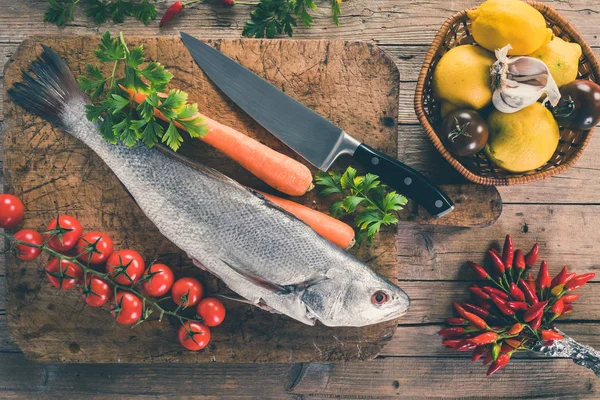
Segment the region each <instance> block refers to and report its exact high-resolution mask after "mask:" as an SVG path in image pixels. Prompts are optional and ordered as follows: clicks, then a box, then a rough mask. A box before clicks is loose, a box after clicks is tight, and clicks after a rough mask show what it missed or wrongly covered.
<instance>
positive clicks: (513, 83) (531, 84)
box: [491, 44, 560, 113]
mask: <svg viewBox="0 0 600 400" xmlns="http://www.w3.org/2000/svg"><path fill="white" fill-rule="evenodd" d="M511 48H512V47H511V45H510V44H508V45H506V46H505V47H503V48H501V49H497V50H496V59H497V61H496V62H495V63H494V65H493V66H492V70H491V74H492V85H493V90H494V93H493V95H492V103H493V104H494V107H496V109H498V110H499V111H501V112H503V113H513V112H517V111H519V110H521V109H523V108H525V107H527V106H530V105H531V104H533V103H535V102H536V101H538V100H539V99H540V98H541V97H542V96H543V95H544V94H546V98H545V99H544V104H545V103H547V102H549V103H550V104H551V105H552V106H555V105H556V104H558V101H559V100H560V92H559V90H558V86H557V85H556V82H555V81H554V78H552V74H551V73H550V70H549V69H548V66H547V65H546V64H545V63H544V62H543V61H542V60H539V59H537V58H533V57H526V56H522V57H508V51H509V50H510V49H511Z"/></svg>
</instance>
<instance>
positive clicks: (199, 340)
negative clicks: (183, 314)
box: [177, 321, 210, 351]
mask: <svg viewBox="0 0 600 400" xmlns="http://www.w3.org/2000/svg"><path fill="white" fill-rule="evenodd" d="M177 336H178V337H179V343H181V345H182V346H183V347H185V348H186V349H188V350H192V351H198V350H202V349H203V348H205V347H206V346H207V345H208V342H210V329H208V327H207V326H206V325H204V324H201V323H200V322H195V321H186V322H184V323H183V325H181V327H180V328H179V334H178V335H177Z"/></svg>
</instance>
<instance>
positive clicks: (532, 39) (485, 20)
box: [467, 0, 552, 56]
mask: <svg viewBox="0 0 600 400" xmlns="http://www.w3.org/2000/svg"><path fill="white" fill-rule="evenodd" d="M467 16H468V17H469V18H470V19H471V21H473V24H472V27H471V32H472V33H473V37H474V38H475V41H476V42H477V43H478V44H479V45H481V46H483V47H485V48H486V49H488V50H491V51H494V50H496V49H501V48H502V47H504V46H506V45H507V44H510V45H511V46H512V49H511V50H509V51H508V54H509V55H521V56H523V55H526V54H531V53H532V52H534V51H535V50H536V49H539V48H540V47H542V46H543V45H545V44H546V43H548V42H549V41H550V39H551V38H552V30H551V29H549V28H546V20H545V19H544V16H543V15H542V14H541V13H540V12H539V11H538V10H536V9H535V8H533V7H532V6H530V5H529V4H527V3H524V2H522V1H520V0H487V1H486V2H484V3H483V4H481V5H480V6H479V7H478V8H476V9H475V10H469V11H467Z"/></svg>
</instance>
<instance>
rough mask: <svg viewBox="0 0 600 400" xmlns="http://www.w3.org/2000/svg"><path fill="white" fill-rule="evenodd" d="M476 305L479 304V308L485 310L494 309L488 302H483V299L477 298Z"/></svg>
mask: <svg viewBox="0 0 600 400" xmlns="http://www.w3.org/2000/svg"><path fill="white" fill-rule="evenodd" d="M475 303H477V305H478V306H479V307H481V308H483V309H484V310H489V309H490V308H492V305H491V304H490V303H488V301H487V300H482V299H479V298H476V299H475Z"/></svg>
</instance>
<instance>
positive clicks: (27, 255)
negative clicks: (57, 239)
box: [15, 229, 44, 261]
mask: <svg viewBox="0 0 600 400" xmlns="http://www.w3.org/2000/svg"><path fill="white" fill-rule="evenodd" d="M15 239H17V240H21V241H23V242H26V243H31V244H35V245H38V246H40V245H41V244H42V243H44V238H42V235H40V234H39V233H38V232H36V231H33V230H31V229H21V230H20V231H19V232H17V233H15ZM15 248H16V249H17V250H18V251H19V253H18V254H17V258H19V259H21V260H25V261H28V260H33V259H34V258H37V257H38V256H39V255H40V254H42V249H39V248H37V247H31V246H27V245H24V244H17V245H15Z"/></svg>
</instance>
